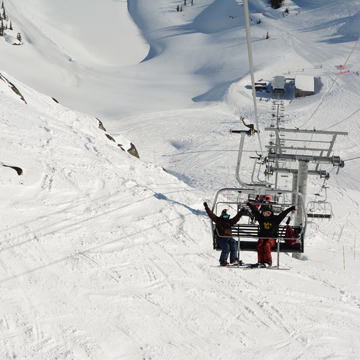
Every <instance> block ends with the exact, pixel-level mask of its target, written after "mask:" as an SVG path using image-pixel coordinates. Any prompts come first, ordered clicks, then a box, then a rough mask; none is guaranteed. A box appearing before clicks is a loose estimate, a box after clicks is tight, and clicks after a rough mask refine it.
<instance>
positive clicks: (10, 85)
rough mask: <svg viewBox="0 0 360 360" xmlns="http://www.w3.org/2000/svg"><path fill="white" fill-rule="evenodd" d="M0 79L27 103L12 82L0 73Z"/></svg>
mask: <svg viewBox="0 0 360 360" xmlns="http://www.w3.org/2000/svg"><path fill="white" fill-rule="evenodd" d="M0 79H1V80H2V81H4V82H6V83H7V84H8V85H9V87H10V89H11V90H12V91H13V92H14V93H15V94H16V95H19V97H20V99H21V100H22V101H23V102H24V103H25V104H27V102H26V101H25V99H24V97H23V96H22V94H21V92H20V91H19V89H18V88H17V87H16V86H15V85H14V84H13V83H11V82H10V81H9V80H8V79H7V78H6V77H4V76H3V75H1V74H0Z"/></svg>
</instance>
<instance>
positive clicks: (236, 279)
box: [0, 0, 360, 360]
mask: <svg viewBox="0 0 360 360" xmlns="http://www.w3.org/2000/svg"><path fill="white" fill-rule="evenodd" d="M177 5H182V10H183V11H181V12H178V11H176V7H177ZM249 5H250V24H251V37H252V50H253V58H254V69H255V78H256V80H257V81H260V80H261V81H262V82H267V83H268V84H270V83H271V81H272V79H273V77H274V76H285V77H286V78H295V77H296V75H299V74H300V75H307V76H309V77H314V78H316V79H319V82H318V84H319V86H317V87H316V89H315V94H314V95H313V96H309V97H304V98H299V99H295V98H294V97H293V86H292V84H291V81H288V82H287V91H286V94H285V95H284V96H283V97H282V98H281V100H282V101H283V105H284V109H285V118H284V123H283V124H282V125H283V126H286V127H288V128H295V127H297V128H300V129H310V130H313V129H317V130H331V131H341V132H348V136H344V135H339V136H338V137H337V139H336V142H335V146H334V149H333V155H335V156H340V157H341V159H343V160H345V166H344V168H342V169H340V171H339V173H338V174H337V170H338V169H337V168H333V167H332V165H326V164H325V165H322V166H321V169H324V170H327V171H328V172H330V179H329V180H327V181H325V184H326V187H328V189H327V198H326V197H325V190H324V188H323V187H322V185H323V184H324V179H319V178H318V177H316V176H309V179H308V198H307V200H308V201H314V200H316V201H318V200H320V201H325V200H326V201H327V202H330V203H331V205H332V212H333V217H332V218H331V219H330V220H314V221H313V222H311V223H310V224H309V226H308V229H307V236H306V240H305V252H304V254H302V258H301V260H298V259H295V258H293V257H292V256H291V254H286V253H282V254H281V255H280V265H281V266H282V267H283V268H288V269H289V270H287V271H275V270H274V271H270V270H251V271H244V270H241V269H230V268H219V267H217V265H218V258H219V253H218V252H216V251H214V250H213V249H212V237H211V230H210V221H209V219H208V217H207V215H206V213H205V211H204V208H203V202H204V201H207V202H208V203H209V205H213V200H214V195H215V193H216V191H218V190H219V189H221V188H226V187H229V188H232V187H238V186H239V185H238V184H237V182H236V179H235V165H236V159H237V155H238V151H237V150H238V146H239V137H238V136H237V135H236V134H233V135H230V134H229V130H230V129H233V130H234V129H235V130H239V129H244V126H243V125H242V124H241V123H240V121H239V117H240V116H244V118H245V120H246V122H247V123H254V121H255V120H254V104H253V100H252V93H251V81H250V72H249V62H248V52H247V44H246V33H245V25H244V24H245V23H244V9H243V3H242V1H241V0H194V5H193V6H191V5H190V0H188V1H187V5H186V6H185V5H184V4H183V2H182V1H169V0H156V1H149V0H128V1H125V0H117V1H116V0H77V1H73V0H53V1H48V0H30V1H29V0H5V1H4V6H5V8H6V11H7V14H8V16H9V19H10V20H11V21H12V27H13V30H10V29H6V30H5V35H4V37H1V38H0V51H1V58H0V74H1V77H0V119H1V121H0V126H1V131H0V134H1V141H0V149H1V152H0V153H1V158H0V165H2V166H1V167H0V194H1V199H2V201H1V205H0V215H1V227H0V229H1V230H0V231H1V239H0V305H1V306H0V337H1V345H0V358H1V359H34V360H35V359H36V360H49V359H61V360H70V359H76V360H78V359H80V360H81V359H99V360H106V359H147V360H150V359H152V360H158V359H161V360H163V359H164V360H168V359H197V360H198V359H229V358H233V359H279V360H280V359H281V360H282V359H359V358H360V335H359V334H360V279H359V271H360V256H359V242H360V236H359V235H360V225H359V213H360V211H359V203H360V193H359V185H360V184H359V177H360V171H359V161H360V146H359V141H358V139H359V134H360V130H359V114H360V112H358V111H359V104H360V95H359V94H360V91H359V87H360V86H359V85H360V77H359V76H358V71H359V70H360V56H359V52H360V48H359V47H357V46H356V45H357V40H358V38H359V36H360V23H359V17H360V4H359V2H358V1H356V0H346V1H345V0H336V1H335V0H327V1H320V0H312V1H310V0H285V1H284V4H283V6H282V7H281V8H280V9H278V10H274V9H272V8H270V6H269V4H268V1H267V0H253V1H250V4H249ZM286 9H288V12H285V10H286ZM0 14H2V12H1V10H0ZM18 33H21V37H22V44H21V45H13V44H14V43H18V40H17V34H18ZM267 34H268V35H269V39H265V37H266V35H267ZM343 68H344V69H345V70H349V72H347V73H344V74H341V75H339V74H338V73H339V72H340V71H342V69H343ZM14 88H16V89H17V92H14ZM269 88H270V87H269ZM288 90H289V91H288ZM273 100H274V99H273V97H272V94H271V93H267V92H262V93H257V98H256V103H257V110H258V114H259V127H260V129H261V132H260V139H261V141H262V147H264V146H265V144H267V143H268V141H269V133H267V132H266V131H263V129H264V128H265V127H268V126H270V125H271V124H272V123H273V120H272V113H273V107H272V104H273ZM101 123H102V124H103V126H104V128H105V131H104V130H103V129H100V128H99V125H100V124H101ZM106 135H107V136H106ZM111 139H112V140H114V141H112V140H111ZM131 143H132V144H134V145H135V146H136V148H137V150H138V152H139V154H140V159H138V158H136V157H134V156H131V155H130V154H129V153H128V152H127V150H128V149H129V148H130V147H131ZM305 145H306V144H305ZM305 145H304V146H305ZM123 150H125V151H123ZM255 151H258V152H259V151H260V144H259V138H258V137H254V138H252V137H249V138H246V143H245V148H244V152H243V162H242V168H241V176H242V178H243V179H244V181H250V178H251V173H252V169H253V161H254V160H253V159H250V157H254V156H256V153H255ZM9 166H10V167H9ZM14 167H15V168H14ZM17 168H20V169H21V170H22V171H23V173H22V175H18V173H17V171H16V169H17ZM18 170H19V169H18ZM260 177H261V178H262V177H263V175H262V174H260ZM280 180H281V186H282V187H284V188H286V189H290V188H291V181H292V179H291V177H290V176H289V177H281V179H280ZM270 182H272V183H273V182H274V179H272V178H270ZM315 194H319V195H315ZM230 212H231V214H232V215H235V209H234V208H230ZM241 257H242V260H244V261H245V262H256V253H242V255H241ZM273 257H274V258H275V255H274V256H273Z"/></svg>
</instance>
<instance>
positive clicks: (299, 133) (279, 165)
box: [265, 127, 348, 225]
mask: <svg viewBox="0 0 360 360" xmlns="http://www.w3.org/2000/svg"><path fill="white" fill-rule="evenodd" d="M265 131H269V132H272V133H273V135H274V137H275V139H274V141H272V142H271V143H270V145H267V146H266V148H267V149H268V154H267V157H266V159H265V163H266V170H265V174H266V175H272V174H278V173H286V174H292V176H293V181H292V188H293V190H294V191H297V192H299V193H300V194H301V195H302V197H303V199H304V203H306V188H307V178H308V176H309V175H317V176H320V178H329V173H328V172H327V171H325V170H321V169H320V165H322V164H332V165H333V166H337V167H338V171H339V169H340V168H342V167H344V161H343V160H341V159H340V157H339V156H334V155H332V151H333V148H334V144H335V140H336V138H337V136H339V135H340V136H344V135H348V133H347V132H340V131H322V130H315V129H314V130H300V129H285V128H279V127H270V128H265ZM295 163H297V167H295V166H292V164H295ZM304 211H305V209H304ZM299 221H301V220H300V218H296V219H295V223H296V225H300V224H299Z"/></svg>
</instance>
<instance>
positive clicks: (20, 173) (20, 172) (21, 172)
mask: <svg viewBox="0 0 360 360" xmlns="http://www.w3.org/2000/svg"><path fill="white" fill-rule="evenodd" d="M3 166H5V167H9V168H12V169H14V170H15V171H16V172H17V174H18V175H19V176H20V175H23V171H22V169H21V168H19V167H17V166H10V165H3Z"/></svg>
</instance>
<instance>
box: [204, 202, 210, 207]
mask: <svg viewBox="0 0 360 360" xmlns="http://www.w3.org/2000/svg"><path fill="white" fill-rule="evenodd" d="M204 208H205V209H208V208H209V206H208V204H207V203H206V201H205V202H204Z"/></svg>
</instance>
